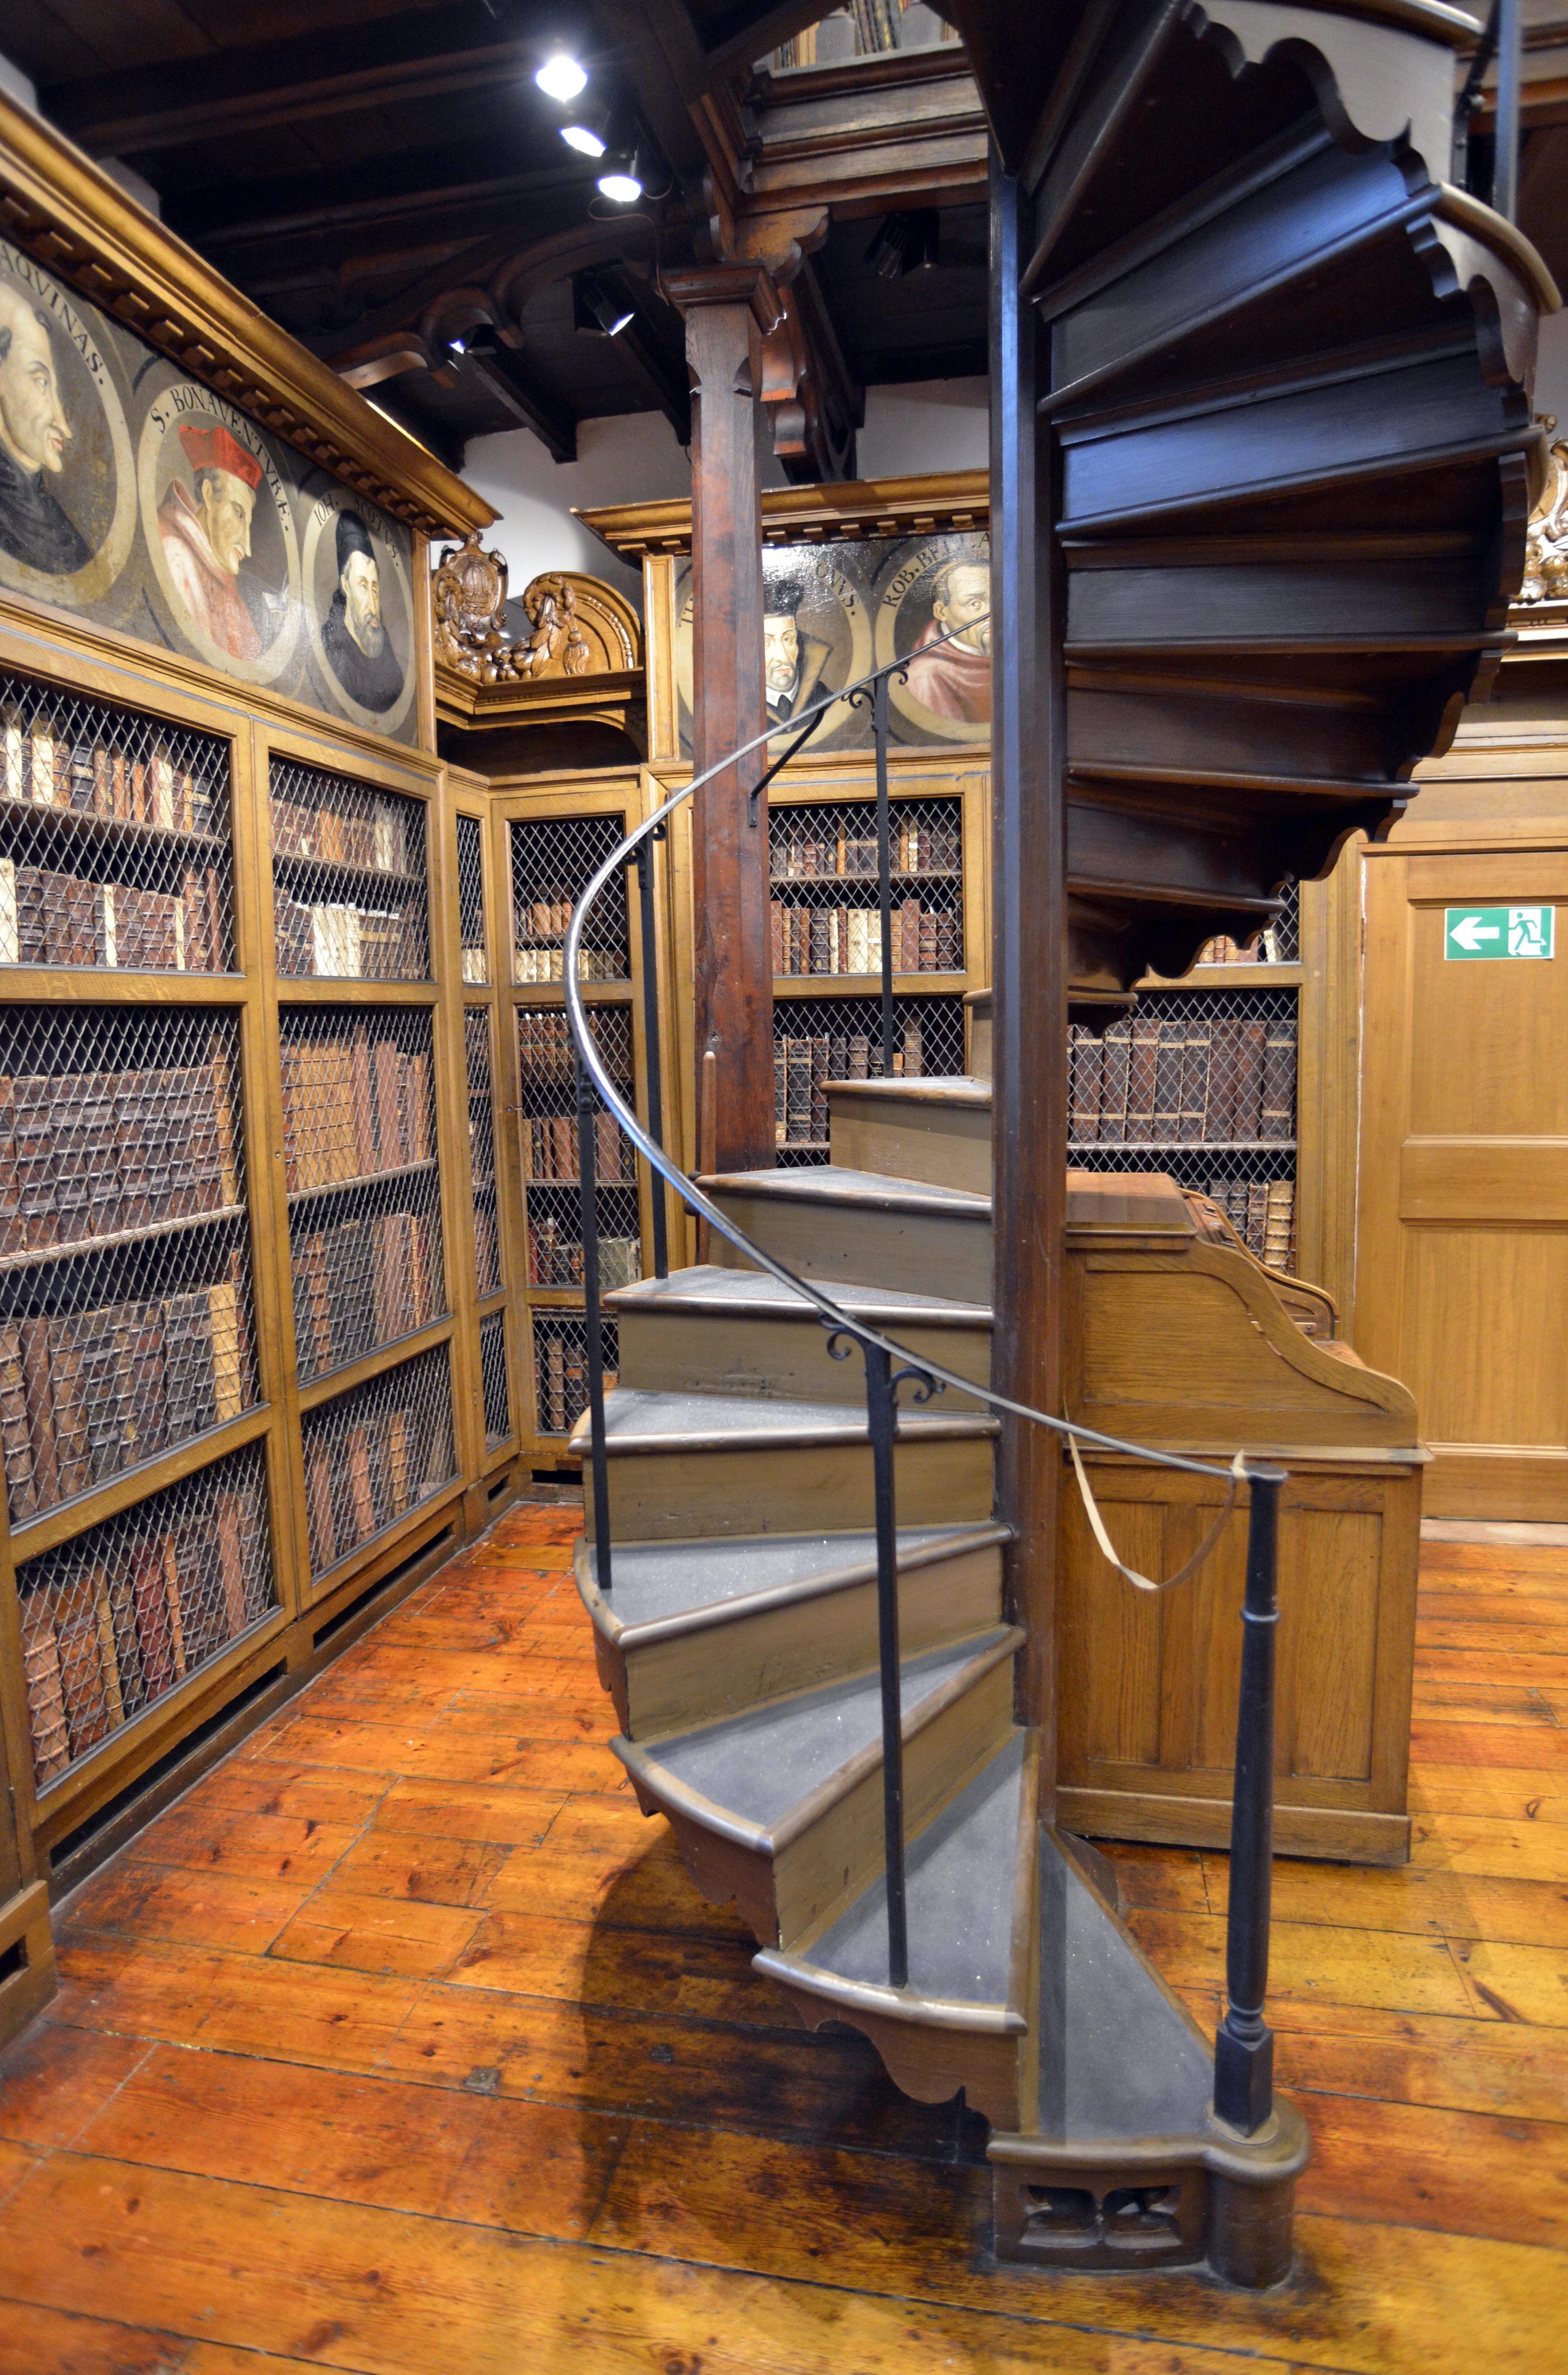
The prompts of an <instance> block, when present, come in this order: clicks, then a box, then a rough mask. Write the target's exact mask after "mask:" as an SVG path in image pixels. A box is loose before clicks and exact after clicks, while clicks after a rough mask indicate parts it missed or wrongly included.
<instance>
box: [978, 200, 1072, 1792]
mask: <svg viewBox="0 0 1568 2375" xmlns="http://www.w3.org/2000/svg"><path fill="white" fill-rule="evenodd" d="M1029 236H1030V209H1029V205H1028V201H1027V199H1026V198H1025V196H1024V195H1023V193H1022V191H1021V189H1020V185H1019V183H1017V182H1015V181H1013V180H1011V179H1010V178H1009V177H1008V175H1007V174H1005V173H1004V172H1002V171H1001V170H1000V168H999V166H997V165H996V163H995V161H994V162H993V165H992V169H991V615H992V619H993V621H994V624H993V628H992V650H993V652H994V653H995V655H996V657H995V662H994V668H993V682H994V684H995V687H996V692H995V699H994V703H993V719H994V723H993V727H992V767H993V786H994V802H995V806H994V817H995V824H994V839H995V845H994V850H993V857H992V880H993V883H994V885H995V892H994V897H995V926H994V952H993V962H994V968H995V970H994V975H993V979H994V985H995V1009H994V1012H995V1034H996V1036H995V1077H996V1090H995V1100H994V1105H993V1116H994V1118H993V1131H994V1140H993V1155H994V1173H995V1182H996V1184H995V1188H994V1212H995V1228H996V1282H995V1286H994V1290H993V1294H994V1301H995V1306H996V1333H995V1336H994V1339H993V1344H994V1351H993V1355H992V1378H993V1381H994V1383H995V1384H996V1387H997V1388H999V1390H1000V1391H1001V1392H1003V1393H1004V1394H1007V1395H1008V1396H1009V1397H1011V1399H1012V1400H1016V1401H1020V1402H1027V1403H1029V1404H1031V1405H1032V1407H1033V1408H1034V1409H1036V1410H1043V1411H1048V1412H1052V1413H1053V1414H1055V1413H1056V1412H1059V1411H1060V1409H1061V1331H1062V1270H1063V1248H1064V1234H1065V1224H1066V1199H1067V1167H1066V1166H1067V828H1066V817H1067V798H1066V782H1065V776H1066V749H1065V743H1066V725H1065V708H1064V694H1063V680H1062V662H1061V646H1062V620H1063V612H1064V605H1063V600H1062V584H1061V572H1060V566H1059V560H1058V548H1057V542H1056V537H1055V518H1056V489H1055V450H1056V447H1055V433H1054V431H1052V429H1051V427H1050V425H1049V423H1042V422H1040V421H1039V420H1038V419H1037V417H1036V412H1035V402H1036V397H1037V395H1038V393H1039V392H1040V391H1039V389H1038V387H1037V385H1036V382H1037V379H1038V377H1039V375H1040V374H1039V337H1038V331H1037V327H1036V322H1035V315H1034V309H1033V307H1032V305H1030V304H1029V303H1028V301H1026V300H1025V299H1024V298H1023V297H1022V296H1021V295H1020V288H1019V281H1020V275H1021V273H1022V270H1023V267H1024V264H1025V262H1026V261H1027V258H1028V255H1029V246H1028V241H1029ZM1060 1482H1061V1447H1060V1444H1059V1441H1058V1439H1057V1437H1056V1436H1055V1435H1052V1434H1050V1433H1048V1432H1047V1430H1046V1429H1044V1428H1043V1427H1040V1426H1034V1425H1031V1424H1025V1423H1024V1422H1022V1421H1020V1420H1014V1419H1007V1420H1004V1422H1003V1430H1002V1443H1001V1455H1000V1461H999V1467H998V1474H997V1505H996V1509H997V1515H998V1517H1001V1518H1006V1519H1008V1522H1009V1523H1010V1524H1011V1525H1012V1526H1013V1527H1014V1528H1015V1529H1016V1537H1015V1540H1014V1542H1013V1544H1012V1547H1011V1549H1010V1550H1009V1552H1008V1575H1009V1599H1010V1602H1011V1606H1012V1609H1013V1611H1014V1613H1015V1614H1016V1616H1017V1618H1018V1620H1019V1622H1020V1623H1021V1624H1027V1625H1028V1626H1029V1633H1030V1639H1029V1648H1028V1652H1027V1658H1026V1672H1025V1680H1024V1693H1023V1695H1024V1701H1025V1704H1024V1707H1023V1708H1022V1710H1021V1712H1022V1714H1023V1717H1024V1719H1025V1721H1026V1722H1029V1723H1032V1724H1038V1725H1039V1726H1040V1729H1041V1731H1042V1733H1043V1742H1042V1751H1043V1753H1042V1755H1041V1760H1040V1783H1041V1813H1042V1814H1043V1816H1044V1817H1045V1818H1046V1819H1047V1820H1049V1819H1050V1818H1051V1817H1052V1815H1053V1813H1054V1808H1055V1772H1056V1747H1055V1637H1054V1622H1053V1615H1054V1611H1053V1599H1054V1590H1053V1577H1054V1574H1055V1555H1056V1547H1055V1545H1056V1495H1057V1492H1058V1490H1059V1489H1060Z"/></svg>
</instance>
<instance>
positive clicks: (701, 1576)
mask: <svg viewBox="0 0 1568 2375" xmlns="http://www.w3.org/2000/svg"><path fill="white" fill-rule="evenodd" d="M1010 1540H1011V1536H1010V1534H1009V1532H1008V1528H1007V1527H1006V1526H995V1525H984V1526H901V1527H900V1528H899V1530H898V1551H899V1565H900V1566H901V1568H902V1569H906V1570H907V1569H913V1568H914V1567H916V1566H921V1565H923V1564H925V1563H928V1562H930V1561H932V1560H934V1559H938V1558H945V1557H948V1556H949V1555H950V1554H952V1553H953V1552H954V1551H957V1550H967V1549H973V1548H978V1547H980V1546H981V1545H983V1544H985V1543H990V1542H1008V1541H1010ZM614 1557H615V1564H614V1568H613V1576H614V1581H613V1584H612V1586H611V1599H610V1601H609V1602H608V1603H605V1602H603V1601H601V1602H600V1603H599V1604H600V1605H601V1606H604V1607H606V1611H607V1615H608V1616H609V1617H610V1619H611V1620H612V1622H613V1628H614V1631H615V1634H616V1635H617V1637H619V1638H623V1639H634V1640H636V1641H637V1642H639V1643H645V1642H652V1641H656V1640H660V1639H663V1638H666V1637H668V1636H669V1635H670V1634H672V1633H673V1632H676V1631H678V1630H680V1629H682V1628H684V1627H685V1626H686V1625H688V1624H690V1622H691V1620H692V1619H694V1618H705V1619H709V1620H712V1621H713V1622H724V1621H733V1620H734V1619H735V1618H736V1617H737V1616H738V1615H739V1614H740V1613H756V1612H757V1611H759V1610H760V1609H764V1608H772V1607H778V1606H784V1605H793V1604H794V1603H795V1602H796V1601H800V1600H803V1599H808V1598H814V1597H817V1596H819V1595H821V1594H823V1593H826V1592H831V1591H838V1590H843V1589H847V1588H848V1587H849V1586H851V1585H853V1584H855V1583H858V1582H863V1581H864V1580H866V1578H867V1577H875V1575H876V1572H877V1537H876V1535H875V1534H874V1533H873V1532H872V1531H871V1530H869V1529H867V1530H865V1531H858V1530H857V1531H852V1532H845V1533H836V1534H829V1533H817V1534H754V1535H750V1536H747V1535H744V1534H724V1535H720V1536H718V1537H717V1538H716V1539H715V1538H711V1537H710V1538H705V1539H703V1540H701V1541H698V1542H617V1543H616V1545H615V1554H614ZM577 1568H578V1575H579V1577H580V1578H582V1579H584V1580H585V1581H586V1582H587V1583H588V1585H589V1588H590V1589H592V1590H593V1592H594V1595H595V1600H596V1599H597V1597H598V1592H597V1586H596V1585H594V1584H593V1583H592V1563H591V1561H590V1559H589V1556H588V1552H587V1546H586V1544H585V1543H584V1542H582V1541H581V1540H579V1542H578V1544H577Z"/></svg>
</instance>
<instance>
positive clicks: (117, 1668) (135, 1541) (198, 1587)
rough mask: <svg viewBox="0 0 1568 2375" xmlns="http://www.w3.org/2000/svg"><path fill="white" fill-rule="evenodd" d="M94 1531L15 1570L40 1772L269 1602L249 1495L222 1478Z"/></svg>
mask: <svg viewBox="0 0 1568 2375" xmlns="http://www.w3.org/2000/svg"><path fill="white" fill-rule="evenodd" d="M163 1502H164V1496H163V1495H159V1499H158V1500H157V1501H154V1502H152V1503H149V1504H148V1505H147V1507H146V1508H145V1509H143V1510H141V1511H138V1512H137V1513H136V1515H137V1518H138V1519H140V1520H142V1521H143V1523H144V1524H145V1525H146V1527H147V1530H146V1531H145V1533H144V1531H143V1525H142V1524H138V1525H136V1526H131V1527H127V1526H126V1525H125V1523H124V1521H123V1520H122V1521H121V1522H120V1524H119V1525H118V1526H116V1527H115V1528H114V1530H113V1536H112V1547H110V1548H107V1549H105V1550H104V1551H103V1552H102V1554H98V1553H97V1552H96V1551H95V1548H94V1540H95V1535H97V1534H98V1533H99V1532H100V1530H99V1529H95V1530H94V1532H93V1533H91V1534H88V1535H87V1536H85V1537H84V1538H83V1540H82V1541H81V1542H76V1543H73V1544H72V1545H71V1547H70V1550H69V1552H68V1553H66V1554H53V1555H51V1556H50V1557H49V1558H48V1559H46V1560H43V1561H40V1562H39V1565H40V1566H41V1568H44V1569H46V1570H47V1579H45V1577H43V1576H41V1577H40V1578H39V1579H38V1580H37V1581H36V1582H35V1583H34V1584H33V1585H32V1587H31V1589H29V1588H28V1573H29V1570H28V1568H27V1567H26V1566H24V1567H23V1569H22V1571H21V1577H20V1578H19V1579H20V1581H21V1584H22V1598H21V1632H22V1668H23V1673H24V1676H25V1679H26V1684H27V1696H28V1711H29V1717H30V1720H31V1731H32V1741H33V1760H34V1766H35V1770H36V1772H37V1776H38V1779H39V1782H40V1784H42V1783H44V1782H46V1781H50V1780H53V1778H54V1777H55V1775H56V1774H58V1773H63V1772H65V1769H66V1768H67V1766H71V1765H74V1764H75V1763H76V1762H77V1759H78V1758H80V1757H82V1756H85V1755H87V1753H88V1750H89V1749H91V1748H95V1747H96V1746H97V1745H98V1743H99V1742H100V1740H106V1739H107V1738H108V1737H109V1735H110V1733H111V1732H112V1731H118V1730H119V1728H120V1726H121V1725H122V1724H124V1723H128V1722H129V1721H130V1719H131V1718H132V1717H133V1716H136V1715H139V1714H140V1712H141V1710H142V1709H143V1707H148V1706H150V1705H151V1704H152V1702H153V1701H154V1700H155V1699H158V1698H160V1697H161V1696H163V1694H164V1693H165V1692H166V1691H171V1690H172V1689H173V1687H174V1685H175V1684H176V1683H179V1682H182V1681H183V1679H184V1677H185V1675H187V1674H189V1673H194V1672H195V1670H196V1669H197V1668H198V1667H199V1666H203V1665H205V1664H206V1662H207V1660H209V1659H211V1658H215V1657H216V1656H217V1655H218V1651H219V1650H220V1649H222V1648H225V1647H226V1646H227V1645H228V1643H229V1642H230V1641H232V1640H235V1639H237V1638H238V1637H239V1636H240V1635H241V1634H242V1633H243V1632H244V1631H245V1630H246V1629H247V1627H248V1626H250V1625H254V1624H255V1623H256V1622H257V1621H258V1620H259V1619H260V1618H261V1617H263V1616H265V1613H266V1612H267V1609H268V1608H269V1606H270V1605H271V1604H272V1583H271V1575H270V1567H269V1562H268V1560H267V1558H266V1555H265V1532H264V1530H263V1529H264V1520H263V1519H262V1518H261V1513H260V1509H259V1506H258V1501H257V1496H256V1495H254V1494H253V1493H249V1492H245V1491H242V1490H234V1489H230V1488H227V1487H225V1488H220V1489H219V1490H218V1492H216V1493H215V1494H213V1495H210V1497H208V1496H206V1495H202V1496H201V1498H200V1501H199V1503H197V1504H196V1505H195V1506H193V1507H191V1508H190V1510H189V1511H188V1512H187V1513H184V1514H179V1515H172V1516H161V1517H160V1516H159V1506H160V1504H161V1503H163ZM102 1531H107V1530H102Z"/></svg>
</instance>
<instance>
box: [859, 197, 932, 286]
mask: <svg viewBox="0 0 1568 2375" xmlns="http://www.w3.org/2000/svg"><path fill="white" fill-rule="evenodd" d="M940 231H941V222H940V219H939V218H938V216H937V209H936V207H920V208H918V209H917V210H916V211H915V212H914V213H911V214H902V215H884V216H883V218H882V219H881V221H880V222H879V223H878V226H877V234H876V237H875V238H874V239H873V240H872V242H871V244H870V246H869V247H868V248H867V251H866V262H867V264H868V265H869V266H871V269H872V271H873V272H874V273H876V275H877V277H878V279H879V280H902V278H903V277H904V274H905V273H906V272H926V271H929V269H930V267H931V266H933V265H934V264H935V263H936V261H937V239H938V237H939V235H940Z"/></svg>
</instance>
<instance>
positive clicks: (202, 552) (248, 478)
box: [136, 367, 300, 684]
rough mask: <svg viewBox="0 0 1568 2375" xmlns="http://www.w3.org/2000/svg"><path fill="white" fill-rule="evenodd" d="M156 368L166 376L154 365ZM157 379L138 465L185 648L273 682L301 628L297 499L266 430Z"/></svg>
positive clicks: (144, 506) (228, 670)
mask: <svg viewBox="0 0 1568 2375" xmlns="http://www.w3.org/2000/svg"><path fill="white" fill-rule="evenodd" d="M155 368H156V367H155ZM158 378H159V383H160V384H154V373H153V372H149V373H148V378H147V384H145V387H144V389H143V390H141V391H138V392H139V393H141V394H142V395H143V399H144V401H145V402H146V404H147V413H146V417H145V419H143V422H142V431H141V438H140V449H139V452H138V454H137V456H136V483H137V489H138V491H139V494H140V499H141V516H142V534H143V536H144V538H146V541H147V551H148V554H149V556H150V558H151V561H152V566H153V573H154V576H155V578H156V580H157V583H158V585H159V590H160V592H161V593H162V596H163V598H164V602H165V604H166V605H167V607H168V610H169V614H170V617H171V621H172V623H173V627H174V630H175V632H176V635H177V636H178V638H179V640H180V641H181V642H182V643H183V644H185V645H186V646H187V648H188V649H189V650H191V651H193V652H195V655H196V656H197V658H198V659H204V660H207V661H210V662H211V663H212V665H213V666H214V667H215V668H221V669H222V670H223V671H224V673H225V675H226V676H238V677H242V678H244V679H246V680H247V681H249V682H250V683H253V684H271V683H272V682H274V681H275V679H277V678H278V677H279V676H281V674H282V673H283V671H284V669H285V668H286V667H287V666H288V663H289V657H290V656H291V654H292V652H293V649H294V644H295V639H296V637H297V635H298V632H299V626H300V550H299V542H298V539H297V538H296V537H295V534H294V518H293V513H292V510H291V508H290V505H289V491H288V489H287V488H286V486H285V485H284V482H283V479H282V478H281V476H280V474H279V472H278V468H277V463H276V461H275V460H274V458H273V455H272V451H271V448H270V446H269V445H268V443H267V441H266V439H265V437H264V436H263V434H262V432H261V431H260V430H259V429H257V428H256V427H255V426H254V425H253V423H252V422H251V421H249V420H247V419H246V418H245V416H244V414H243V413H242V412H237V411H236V410H235V408H234V407H233V406H232V405H231V404H226V403H225V402H224V400H223V398H222V397H221V396H214V395H213V393H212V391H211V390H210V389H209V388H205V387H200V386H198V385H197V384H196V383H195V381H193V380H182V379H179V378H176V377H174V376H173V374H172V373H171V372H159V374H158Z"/></svg>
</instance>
